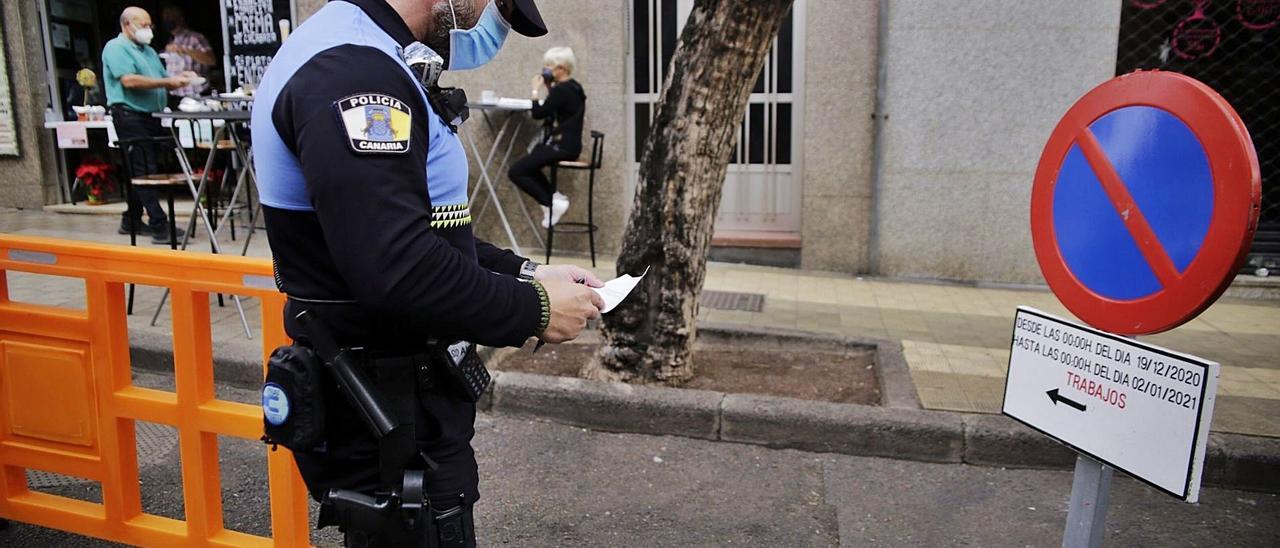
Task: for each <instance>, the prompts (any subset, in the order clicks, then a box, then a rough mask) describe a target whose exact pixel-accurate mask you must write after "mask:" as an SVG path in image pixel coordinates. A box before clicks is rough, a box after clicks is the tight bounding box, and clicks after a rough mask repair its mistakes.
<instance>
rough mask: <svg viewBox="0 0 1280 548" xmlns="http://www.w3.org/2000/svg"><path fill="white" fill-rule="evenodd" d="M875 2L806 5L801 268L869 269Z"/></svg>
mask: <svg viewBox="0 0 1280 548" xmlns="http://www.w3.org/2000/svg"><path fill="white" fill-rule="evenodd" d="M878 4H879V3H878V2H877V1H876V0H857V1H843V2H833V1H830V0H809V2H808V3H807V6H806V8H807V9H806V13H805V25H806V31H805V32H806V35H805V42H804V46H805V67H804V71H805V72H804V74H805V93H804V139H803V141H801V143H800V144H801V146H803V147H804V155H803V158H804V164H803V169H804V180H803V182H802V183H801V184H802V185H803V187H802V192H803V193H804V205H803V210H802V211H803V213H802V215H803V216H802V219H801V245H802V246H803V247H802V248H801V252H800V266H801V267H802V268H806V269H815V270H834V271H841V272H857V273H863V272H867V271H868V269H869V268H870V248H869V245H868V244H869V242H870V231H871V226H872V220H873V215H872V207H871V206H872V202H871V197H872V187H873V185H872V170H871V167H872V155H873V152H874V147H873V137H874V127H875V124H874V122H873V119H872V115H873V114H874V113H875V106H876V105H875V97H876V51H877V46H876V43H877V33H878V28H877V27H878V23H877V18H878V12H879V10H878Z"/></svg>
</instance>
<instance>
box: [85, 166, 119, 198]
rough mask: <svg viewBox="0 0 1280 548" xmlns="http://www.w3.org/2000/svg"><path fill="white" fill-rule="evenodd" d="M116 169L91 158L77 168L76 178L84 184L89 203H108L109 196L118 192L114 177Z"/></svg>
mask: <svg viewBox="0 0 1280 548" xmlns="http://www.w3.org/2000/svg"><path fill="white" fill-rule="evenodd" d="M115 170H116V167H115V166H113V165H111V164H109V163H107V162H104V161H102V160H100V159H98V158H89V159H86V160H85V161H83V162H81V163H80V167H78V168H76V178H77V179H80V182H82V183H84V187H85V189H87V192H88V194H89V201H90V202H93V203H106V201H107V195H108V194H110V193H112V192H115V191H116V181H115V179H114V178H113V177H112V174H113V173H115Z"/></svg>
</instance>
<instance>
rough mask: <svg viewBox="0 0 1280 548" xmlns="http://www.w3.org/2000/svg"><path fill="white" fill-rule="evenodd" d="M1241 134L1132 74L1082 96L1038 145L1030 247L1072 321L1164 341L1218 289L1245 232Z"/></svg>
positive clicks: (1204, 108) (1219, 107)
mask: <svg viewBox="0 0 1280 548" xmlns="http://www.w3.org/2000/svg"><path fill="white" fill-rule="evenodd" d="M1260 199H1261V175H1260V171H1259V169H1258V158H1257V153H1256V152H1255V151H1254V148H1253V142H1252V140H1251V139H1250V138H1249V133H1248V131H1247V130H1246V129H1245V125H1244V122H1243V121H1241V120H1240V117H1239V116H1238V115H1237V114H1236V112H1235V110H1234V109H1232V108H1231V105H1230V104H1228V103H1227V101H1226V100H1225V99H1223V98H1222V96H1220V95H1218V94H1217V93H1216V92H1214V91H1213V90H1212V89H1211V88H1209V87H1208V86H1206V85H1204V84H1202V83H1200V82H1199V81H1196V80H1195V79H1192V78H1190V77H1187V76H1184V75H1181V74H1177V73H1171V72H1160V71H1150V72H1136V73H1133V74H1127V75H1124V76H1120V77H1118V78H1115V79H1112V80H1110V81H1107V82H1105V83H1103V84H1102V85H1100V86H1098V87H1096V88H1094V89H1093V90H1092V91H1090V92H1089V93H1087V94H1085V95H1084V97H1081V98H1080V100H1078V101H1077V102H1076V104H1075V105H1073V106H1072V107H1071V109H1070V110H1068V111H1067V113H1066V115H1065V116H1063V118H1062V120H1061V121H1060V122H1059V123H1058V126H1057V127H1056V128H1055V129H1054V130H1053V134H1052V135H1051V136H1050V137H1049V142H1048V144H1046V145H1045V149H1044V153H1043V154H1042V155H1041V157H1040V165H1039V167H1038V168H1037V169H1036V175H1035V184H1034V186H1033V187H1032V191H1031V236H1032V240H1033V242H1034V244H1035V251H1036V259H1037V261H1039V263H1040V270H1041V271H1042V272H1043V273H1044V277H1045V280H1046V281H1047V282H1048V284H1049V287H1050V289H1052V290H1053V292H1054V294H1056V295H1057V296H1058V298H1059V299H1060V300H1061V301H1062V303H1063V304H1064V305H1065V306H1066V307H1067V309H1068V310H1070V311H1071V313H1072V314H1075V315H1076V317H1078V318H1080V319H1081V320H1083V321H1084V322H1086V323H1088V324H1090V325H1092V326H1094V327H1097V328H1099V329H1102V330H1105V331H1110V332H1113V333H1119V334H1124V335H1143V334H1150V333H1158V332H1161V331H1167V330H1169V329H1173V328H1174V327H1177V326H1179V325H1181V324H1183V323H1185V322H1187V321H1190V320H1191V319H1192V318H1194V317H1196V316H1197V315H1199V314H1200V313H1201V312H1203V311H1204V309H1205V308H1208V307H1209V305H1210V304H1212V303H1213V301H1214V300H1216V299H1217V298H1218V296H1220V295H1221V294H1222V292H1223V291H1225V290H1226V288H1227V286H1228V285H1230V283H1231V280H1232V279H1234V277H1235V273H1236V270H1237V269H1238V268H1239V266H1240V262H1241V261H1242V260H1243V259H1244V256H1245V254H1246V253H1247V252H1248V249H1249V244H1250V242H1252V241H1253V233H1254V230H1255V229H1256V228H1257V223H1258V210H1259V206H1260Z"/></svg>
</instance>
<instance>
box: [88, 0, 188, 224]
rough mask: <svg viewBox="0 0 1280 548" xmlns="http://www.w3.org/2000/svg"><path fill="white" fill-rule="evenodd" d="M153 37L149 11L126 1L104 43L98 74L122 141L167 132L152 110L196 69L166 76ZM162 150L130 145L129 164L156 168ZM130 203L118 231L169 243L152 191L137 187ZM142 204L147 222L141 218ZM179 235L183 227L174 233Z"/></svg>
mask: <svg viewBox="0 0 1280 548" xmlns="http://www.w3.org/2000/svg"><path fill="white" fill-rule="evenodd" d="M154 37H155V31H154V30H153V29H152V28H151V15H150V14H149V13H147V10H144V9H142V8H138V7H127V8H125V9H124V11H123V12H121V13H120V35H119V36H117V37H115V38H112V39H111V40H110V41H108V42H107V43H106V45H104V46H103V47H102V76H103V78H102V80H103V86H104V87H105V88H106V92H107V107H108V108H109V109H110V110H111V121H112V124H113V125H114V126H115V129H116V136H117V137H118V138H119V139H120V140H121V141H127V140H129V139H138V138H145V137H163V136H165V135H167V133H165V130H164V128H163V127H162V126H161V125H160V120H159V119H158V118H156V117H154V116H152V114H153V113H156V112H160V111H161V110H164V107H165V105H166V104H167V102H168V97H167V94H166V91H167V90H171V89H178V88H180V87H183V86H185V85H187V84H188V83H190V81H191V79H192V78H193V77H194V76H195V74H194V73H182V74H178V75H174V76H167V75H166V72H165V67H164V63H163V62H161V61H160V56H159V55H157V54H156V50H154V49H151V46H150V45H149V44H150V43H151V39H152V38H154ZM159 156H160V152H159V151H158V149H156V148H155V146H153V145H142V146H138V147H134V148H133V150H132V154H131V155H130V157H129V166H130V168H131V173H132V175H133V176H134V177H141V176H143V175H150V174H152V173H156V172H157V171H158V166H157V161H158V159H159ZM129 198H130V199H129V208H128V210H127V211H125V213H124V215H123V218H122V219H121V221H120V233H121V234H128V233H129V232H130V230H132V231H134V232H136V233H138V234H149V235H150V236H151V241H152V242H153V243H156V244H168V243H169V229H168V219H167V217H166V216H165V214H164V208H162V207H160V201H159V200H157V199H156V194H155V191H153V190H151V189H146V188H138V187H135V188H134V189H133V192H132V193H131V194H130V196H129ZM143 208H146V211H147V221H148V222H147V223H146V224H143V223H142V210H143ZM175 236H176V237H177V238H178V239H181V238H182V230H181V229H178V233H177V234H176V235H175Z"/></svg>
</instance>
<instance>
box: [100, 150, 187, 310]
mask: <svg viewBox="0 0 1280 548" xmlns="http://www.w3.org/2000/svg"><path fill="white" fill-rule="evenodd" d="M116 145H117V146H119V147H120V152H121V155H122V156H123V158H124V162H123V163H124V172H125V177H124V185H122V186H124V196H125V207H126V208H127V207H128V206H129V200H130V199H131V198H132V195H133V188H134V187H135V186H144V187H147V188H154V189H156V190H159V191H161V192H164V194H165V198H166V200H165V201H166V202H168V206H169V249H172V250H176V249H178V234H177V232H178V231H177V228H178V226H177V218H176V217H175V216H174V196H173V193H174V191H175V190H178V189H184V190H185V189H186V187H187V184H186V181H187V180H186V178H185V177H184V176H183V175H182V174H180V173H162V174H153V175H142V174H136V173H134V171H133V157H134V156H133V155H134V154H135V153H137V154H138V155H139V156H140V157H141V160H142V163H143V165H147V164H154V165H156V166H160V165H161V164H162V163H164V162H163V159H164V158H165V157H167V156H169V154H166V153H172V152H173V150H174V147H176V146H177V145H175V144H174V142H173V138H171V137H168V136H155V137H135V138H132V139H120V140H119V141H117V143H116ZM153 154H154V155H156V157H155V158H151V155H153ZM161 171H164V170H163V168H162V169H161ZM140 222H142V220H141V218H139V219H131V220H130V223H129V245H133V246H136V245H138V223H140ZM133 295H134V284H129V303H128V306H127V307H126V310H127V313H128V314H133Z"/></svg>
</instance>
